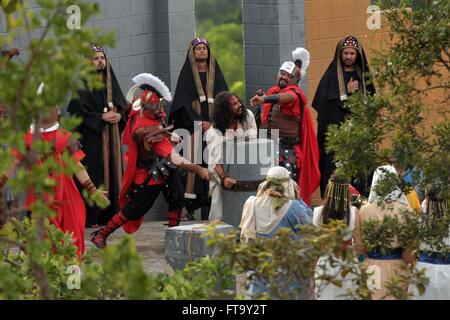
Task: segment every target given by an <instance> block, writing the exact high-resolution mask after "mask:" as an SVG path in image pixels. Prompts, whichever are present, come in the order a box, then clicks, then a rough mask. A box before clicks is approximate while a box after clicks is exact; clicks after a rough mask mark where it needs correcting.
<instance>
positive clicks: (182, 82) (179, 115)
mask: <svg viewBox="0 0 450 320" xmlns="http://www.w3.org/2000/svg"><path fill="white" fill-rule="evenodd" d="M211 56H212V55H211V54H210V58H209V59H211ZM199 75H200V80H201V83H202V87H203V91H204V92H205V94H206V95H207V88H206V87H207V86H206V82H207V74H206V72H200V73H199ZM222 91H228V85H227V83H226V81H225V77H224V76H223V73H222V70H221V69H220V66H219V64H218V62H217V61H215V77H214V90H213V95H214V97H216V96H217V95H218V94H219V93H220V92H222ZM206 98H208V97H206ZM196 100H199V94H198V91H197V87H196V84H195V80H194V76H193V71H192V67H191V62H190V60H189V55H187V57H186V60H185V63H184V65H183V67H182V69H181V71H180V75H179V77H178V81H177V86H176V90H175V96H174V99H173V102H172V106H171V110H170V113H169V119H168V120H169V123H172V124H173V125H174V129H186V130H188V131H189V132H190V133H191V134H192V133H193V132H194V121H208V122H211V119H210V117H209V114H210V112H209V108H210V107H209V105H208V102H207V101H208V100H206V101H205V102H201V114H197V112H196V111H195V110H194V109H193V107H192V102H194V101H196ZM205 148H206V142H204V141H203V145H202V154H203V150H204V149H205ZM202 165H203V167H207V164H206V163H203V164H202ZM183 178H184V179H186V177H185V176H184V177H183ZM185 182H186V181H185ZM194 192H195V194H196V195H197V199H195V200H190V201H187V202H186V208H187V210H189V211H193V210H195V209H198V208H202V207H209V206H210V200H209V196H208V192H209V183H208V182H207V181H204V180H201V179H200V178H199V177H198V176H195V182H194ZM205 218H207V217H206V216H205V213H203V214H202V219H205Z"/></svg>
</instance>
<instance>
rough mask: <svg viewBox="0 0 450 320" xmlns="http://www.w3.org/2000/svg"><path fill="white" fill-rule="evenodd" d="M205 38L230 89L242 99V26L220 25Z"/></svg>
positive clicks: (232, 24) (212, 29) (233, 24)
mask: <svg viewBox="0 0 450 320" xmlns="http://www.w3.org/2000/svg"><path fill="white" fill-rule="evenodd" d="M205 37H206V38H207V39H208V41H210V42H211V46H212V50H213V51H214V54H215V55H216V57H217V60H218V61H219V63H220V67H221V68H222V71H223V73H224V76H225V80H226V81H227V83H228V85H229V87H230V89H231V90H233V91H236V93H237V94H238V95H239V96H240V97H241V98H242V99H244V98H245V97H244V86H243V79H244V52H243V46H242V43H243V42H242V41H243V40H242V26H241V25H240V24H236V23H228V24H222V25H219V26H216V27H213V28H211V29H210V30H209V31H208V32H207V33H206V34H205Z"/></svg>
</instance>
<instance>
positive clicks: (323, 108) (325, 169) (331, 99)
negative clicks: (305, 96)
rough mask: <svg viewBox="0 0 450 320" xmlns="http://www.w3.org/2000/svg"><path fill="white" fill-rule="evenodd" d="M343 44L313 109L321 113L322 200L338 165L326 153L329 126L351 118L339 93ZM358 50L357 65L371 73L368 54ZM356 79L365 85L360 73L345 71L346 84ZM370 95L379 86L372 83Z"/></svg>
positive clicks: (317, 91)
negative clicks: (339, 66) (338, 65)
mask: <svg viewBox="0 0 450 320" xmlns="http://www.w3.org/2000/svg"><path fill="white" fill-rule="evenodd" d="M342 42H343V41H340V42H339V43H338V45H337V47H336V52H335V55H334V59H333V61H332V62H331V64H330V65H329V66H328V68H327V70H326V71H325V74H324V75H323V76H322V79H321V80H320V82H319V86H318V87H317V90H316V94H315V95H314V99H313V102H312V106H313V108H314V109H316V111H317V122H318V127H317V142H318V145H319V156H320V160H319V169H320V192H321V194H322V197H323V196H324V195H325V188H326V186H327V184H328V180H329V179H330V176H331V175H332V174H333V173H334V170H335V169H336V165H335V163H334V157H333V155H332V154H329V153H327V152H326V150H325V142H326V141H325V140H326V133H327V130H328V126H329V125H331V124H336V125H338V126H339V125H340V124H341V123H343V122H344V121H345V120H346V118H347V117H348V116H349V114H350V111H348V110H347V109H346V108H345V101H341V94H340V91H339V83H338V74H337V73H338V67H337V63H342V62H341V58H340V56H341V52H342V50H343V49H342ZM357 51H358V58H357V60H356V63H357V64H358V65H359V67H360V69H361V70H364V72H366V73H367V72H369V65H368V62H367V58H366V55H365V53H364V50H363V49H362V47H360V50H357ZM350 77H353V80H358V82H359V83H360V84H361V83H362V81H361V76H360V75H358V74H357V73H356V72H351V73H350V72H345V71H344V73H343V78H344V83H345V84H347V83H348V81H349V80H350ZM365 91H366V93H367V94H370V95H373V94H375V87H374V86H373V84H372V83H369V84H367V85H366V90H365ZM357 189H358V190H359V191H360V192H361V191H363V189H364V188H362V187H359V188H358V186H357Z"/></svg>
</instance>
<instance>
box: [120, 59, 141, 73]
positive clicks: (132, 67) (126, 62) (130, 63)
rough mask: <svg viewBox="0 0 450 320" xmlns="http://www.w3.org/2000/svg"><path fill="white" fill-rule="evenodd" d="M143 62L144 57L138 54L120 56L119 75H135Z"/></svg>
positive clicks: (139, 71)
mask: <svg viewBox="0 0 450 320" xmlns="http://www.w3.org/2000/svg"><path fill="white" fill-rule="evenodd" d="M144 64H145V58H144V56H143V55H140V56H126V57H122V58H120V75H122V76H135V75H138V74H139V73H141V72H142V71H143V70H142V67H143V66H144Z"/></svg>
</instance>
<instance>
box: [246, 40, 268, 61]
mask: <svg viewBox="0 0 450 320" xmlns="http://www.w3.org/2000/svg"><path fill="white" fill-rule="evenodd" d="M245 64H246V65H252V64H254V65H262V64H264V49H263V46H261V45H247V46H245Z"/></svg>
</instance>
